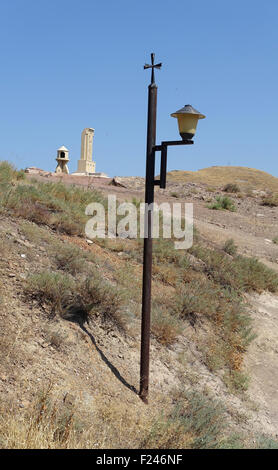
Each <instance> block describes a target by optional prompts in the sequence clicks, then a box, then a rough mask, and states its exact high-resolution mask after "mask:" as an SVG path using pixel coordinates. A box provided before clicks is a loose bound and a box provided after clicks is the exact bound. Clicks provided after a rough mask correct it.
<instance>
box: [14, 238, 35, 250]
mask: <svg viewBox="0 0 278 470" xmlns="http://www.w3.org/2000/svg"><path fill="white" fill-rule="evenodd" d="M15 242H17V243H19V244H20V245H23V246H26V248H33V247H34V245H32V244H31V243H29V242H28V241H24V240H21V239H20V238H16V240H15Z"/></svg>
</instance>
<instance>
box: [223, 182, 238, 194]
mask: <svg viewBox="0 0 278 470" xmlns="http://www.w3.org/2000/svg"><path fill="white" fill-rule="evenodd" d="M223 191H225V192H226V193H239V192H240V187H239V186H238V185H237V184H236V183H228V184H226V185H225V186H224V188H223Z"/></svg>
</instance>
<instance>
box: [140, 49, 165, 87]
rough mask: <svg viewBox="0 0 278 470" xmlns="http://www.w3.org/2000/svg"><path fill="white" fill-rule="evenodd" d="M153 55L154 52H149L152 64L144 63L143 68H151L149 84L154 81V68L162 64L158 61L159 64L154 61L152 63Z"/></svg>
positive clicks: (158, 67)
mask: <svg viewBox="0 0 278 470" xmlns="http://www.w3.org/2000/svg"><path fill="white" fill-rule="evenodd" d="M154 57H155V55H154V53H153V52H152V53H151V62H152V64H151V65H150V64H145V65H144V69H152V79H151V84H153V83H154V69H160V68H161V66H162V63H161V62H160V63H159V64H155V63H154Z"/></svg>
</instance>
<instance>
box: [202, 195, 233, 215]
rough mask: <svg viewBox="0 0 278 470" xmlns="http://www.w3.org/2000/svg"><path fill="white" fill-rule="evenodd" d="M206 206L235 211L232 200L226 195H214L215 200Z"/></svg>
mask: <svg viewBox="0 0 278 470" xmlns="http://www.w3.org/2000/svg"><path fill="white" fill-rule="evenodd" d="M207 207H208V208H209V209H214V210H227V211H231V212H235V211H236V207H235V205H234V203H233V201H232V200H231V199H230V198H229V197H228V196H216V198H215V201H214V202H213V203H212V204H208V206H207Z"/></svg>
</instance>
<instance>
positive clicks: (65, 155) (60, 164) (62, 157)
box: [55, 146, 69, 175]
mask: <svg viewBox="0 0 278 470" xmlns="http://www.w3.org/2000/svg"><path fill="white" fill-rule="evenodd" d="M56 161H57V166H56V170H55V173H65V174H66V175H68V174H69V169H68V165H67V164H68V162H69V151H68V149H67V148H66V147H64V146H62V147H60V148H59V149H58V150H57V158H56Z"/></svg>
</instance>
